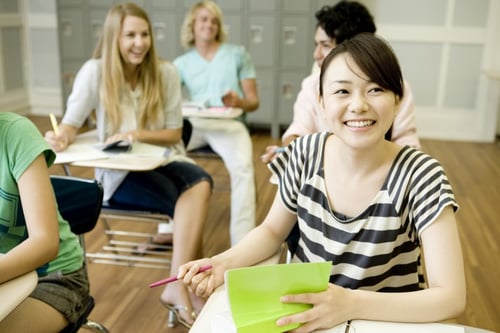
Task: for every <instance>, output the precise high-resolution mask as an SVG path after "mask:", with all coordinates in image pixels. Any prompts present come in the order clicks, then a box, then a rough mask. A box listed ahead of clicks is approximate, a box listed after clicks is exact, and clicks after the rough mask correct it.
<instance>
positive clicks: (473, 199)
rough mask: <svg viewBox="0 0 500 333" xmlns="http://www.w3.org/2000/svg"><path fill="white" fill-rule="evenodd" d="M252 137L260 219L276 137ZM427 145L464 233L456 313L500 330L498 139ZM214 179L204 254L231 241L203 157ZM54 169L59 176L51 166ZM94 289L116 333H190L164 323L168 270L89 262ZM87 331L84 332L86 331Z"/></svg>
mask: <svg viewBox="0 0 500 333" xmlns="http://www.w3.org/2000/svg"><path fill="white" fill-rule="evenodd" d="M33 120H34V121H35V123H36V124H37V125H38V127H39V128H40V130H41V131H45V130H47V129H48V128H49V127H50V124H49V122H48V120H47V119H46V118H33ZM252 139H253V143H254V156H255V159H254V160H255V169H256V183H257V201H258V202H257V207H258V208H257V220H258V221H261V220H262V219H263V217H264V216H265V214H266V212H267V210H268V208H269V206H270V202H271V201H272V198H273V196H274V194H275V191H276V188H275V186H273V185H270V184H269V182H268V180H269V176H270V173H269V171H268V170H267V168H266V167H265V166H264V165H263V164H262V163H261V162H260V161H259V160H258V156H259V155H260V154H261V153H262V152H263V150H264V147H265V146H266V145H268V144H271V143H276V142H277V141H275V140H272V139H271V138H270V137H269V134H268V132H267V133H265V132H255V133H253V134H252ZM422 145H423V150H424V151H426V152H428V153H430V154H431V155H432V156H434V157H436V158H437V159H438V160H440V161H441V163H442V164H443V166H444V168H445V170H446V172H447V174H448V176H449V178H450V181H451V183H452V185H453V187H454V190H455V194H456V197H457V200H458V202H459V204H460V206H461V208H460V210H459V212H458V213H457V222H458V227H459V231H460V235H461V237H462V246H463V252H464V259H465V266H466V275H467V288H468V303H467V308H466V311H465V312H464V313H463V314H462V315H461V316H460V317H459V318H458V322H459V323H461V324H464V325H469V326H476V327H481V328H484V329H489V330H493V331H498V332H500V286H499V285H500V142H498V141H497V142H495V143H489V144H484V143H468V142H451V141H438V140H422ZM199 164H200V165H201V166H202V167H204V168H205V169H206V170H207V171H208V172H210V174H212V176H213V177H214V180H215V189H214V194H213V196H212V199H211V204H210V212H209V217H208V221H207V225H206V230H205V237H204V252H205V255H207V256H210V255H213V254H215V253H218V252H219V251H222V250H224V249H226V248H227V247H228V246H229V236H228V222H229V183H228V175H227V172H226V170H225V168H224V166H223V164H222V162H221V161H220V160H216V159H215V160H207V159H203V160H199ZM51 173H53V174H62V173H63V171H62V168H60V167H58V166H54V167H52V168H51ZM72 173H73V175H78V176H83V177H89V178H90V177H92V176H93V174H92V171H91V170H89V169H83V168H73V169H72ZM86 242H87V249H88V251H90V252H92V251H96V250H97V249H98V248H99V247H100V246H101V245H102V244H103V242H104V236H103V229H102V226H100V225H98V226H97V227H96V229H95V230H94V231H92V232H91V233H89V234H87V235H86ZM89 275H90V284H91V293H92V294H93V296H94V297H95V299H96V307H95V309H94V311H93V312H92V315H91V318H92V319H94V320H96V321H99V322H101V323H103V324H105V325H106V326H107V327H108V329H109V330H110V331H111V332H112V333H113V332H120V333H121V332H124V333H128V332H134V333H135V332H187V330H185V329H183V328H181V327H178V328H175V329H169V328H167V327H166V315H167V311H166V310H165V309H164V308H163V307H162V306H161V304H160V302H159V301H158V300H159V296H160V293H161V288H157V289H149V288H148V287H147V285H148V283H150V282H152V281H155V280H158V279H162V278H165V277H166V276H167V270H166V269H165V270H164V271H163V270H158V269H148V268H131V267H120V266H111V265H103V264H96V263H90V264H89ZM81 332H84V330H81Z"/></svg>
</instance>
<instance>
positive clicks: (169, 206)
mask: <svg viewBox="0 0 500 333" xmlns="http://www.w3.org/2000/svg"><path fill="white" fill-rule="evenodd" d="M211 186H212V179H211V177H210V175H208V174H207V173H206V172H205V171H204V170H203V169H201V168H200V167H198V166H197V165H195V164H192V163H186V162H172V163H169V164H167V165H166V166H164V167H160V168H157V169H155V170H154V171H149V172H133V173H129V175H128V176H127V177H126V178H125V180H124V181H123V183H122V184H121V185H120V187H119V188H118V189H117V191H116V192H115V193H114V194H113V196H112V198H111V200H110V201H112V202H114V203H116V204H131V205H133V206H134V207H137V208H142V209H148V210H155V211H159V212H162V213H165V214H168V215H170V216H172V217H173V219H174V221H175V223H174V233H173V237H174V245H173V249H172V259H171V263H170V274H172V275H175V274H177V271H178V268H179V266H180V265H181V264H183V263H185V262H187V261H190V260H193V259H196V258H199V256H200V252H201V245H202V232H203V226H204V224H205V221H206V216H207V211H208V203H209V199H210V195H211ZM161 302H162V303H163V304H164V305H165V306H168V307H170V308H171V307H172V306H176V307H177V308H178V309H182V310H179V315H180V316H181V318H182V320H183V321H184V322H186V323H188V324H190V323H192V322H193V318H192V316H191V312H192V310H193V306H192V305H191V299H190V296H189V293H188V291H187V289H186V287H185V286H184V285H183V284H182V283H172V284H169V285H168V286H167V287H166V288H165V290H164V292H163V293H162V296H161Z"/></svg>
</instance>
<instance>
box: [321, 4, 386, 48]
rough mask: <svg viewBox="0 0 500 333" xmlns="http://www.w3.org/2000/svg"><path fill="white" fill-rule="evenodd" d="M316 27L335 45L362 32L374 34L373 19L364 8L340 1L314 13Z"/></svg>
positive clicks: (360, 5)
mask: <svg viewBox="0 0 500 333" xmlns="http://www.w3.org/2000/svg"><path fill="white" fill-rule="evenodd" d="M315 15H316V19H317V20H318V23H317V26H319V27H321V28H322V29H323V30H325V32H326V34H327V35H328V37H330V38H331V39H335V41H336V43H337V44H340V43H342V42H343V41H344V40H346V39H349V38H352V37H354V36H356V35H357V34H359V33H362V32H371V33H375V31H376V30H377V28H376V27H375V22H374V21H373V17H372V15H371V14H370V12H369V11H368V9H366V7H365V6H363V5H362V4H360V3H359V2H356V1H341V2H339V3H338V4H336V5H335V6H324V7H322V8H321V9H320V10H318V11H317V12H316V14H315Z"/></svg>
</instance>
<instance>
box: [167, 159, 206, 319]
mask: <svg viewBox="0 0 500 333" xmlns="http://www.w3.org/2000/svg"><path fill="white" fill-rule="evenodd" d="M169 174H170V175H171V176H173V178H174V179H176V180H178V183H177V186H178V188H180V189H181V191H182V193H181V195H180V196H179V198H178V199H177V202H176V204H175V210H174V220H175V223H174V234H173V236H174V253H173V254H172V260H171V263H170V274H171V275H176V274H177V272H178V269H179V266H180V265H182V264H184V263H186V262H188V261H190V260H194V259H197V258H200V257H201V254H202V236H203V229H204V225H205V221H206V219H207V213H208V204H209V200H210V195H211V191H212V180H211V178H210V176H209V175H208V174H207V173H206V172H205V171H204V170H203V169H201V168H199V167H198V166H196V165H193V164H188V163H184V164H183V165H176V166H174V167H173V168H170V170H169ZM177 244H181V246H182V248H181V249H179V245H177ZM161 302H162V303H163V304H165V305H170V306H172V305H178V306H180V307H178V308H181V309H182V308H184V307H185V310H180V311H179V312H180V313H179V314H180V316H181V317H182V319H183V320H184V321H186V322H187V323H192V322H193V318H192V316H191V312H192V310H193V309H194V311H195V312H199V311H200V310H201V307H202V306H203V304H204V302H203V301H202V300H200V299H198V298H197V297H195V296H194V295H190V294H189V293H188V291H187V289H186V288H185V286H184V285H183V284H182V283H171V284H169V285H167V286H166V287H165V289H164V291H163V293H162V295H161Z"/></svg>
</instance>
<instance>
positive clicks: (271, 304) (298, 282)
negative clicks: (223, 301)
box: [226, 262, 332, 333]
mask: <svg viewBox="0 0 500 333" xmlns="http://www.w3.org/2000/svg"><path fill="white" fill-rule="evenodd" d="M331 267H332V264H331V262H319V263H296V264H278V265H267V266H253V267H247V268H238V269H232V270H229V271H227V272H226V289H227V294H228V297H229V305H230V308H231V313H232V316H233V320H234V323H235V325H236V330H237V332H238V333H256V332H260V333H274V332H286V331H289V330H292V329H294V328H297V327H299V324H292V325H287V326H281V327H278V326H276V324H275V322H276V320H277V319H278V318H281V317H283V316H286V315H289V314H293V313H297V312H302V311H305V310H307V309H309V308H311V305H310V304H302V303H282V302H281V301H280V297H281V296H284V295H289V294H301V293H315V292H321V291H324V290H326V288H327V287H328V280H329V277H330V271H331Z"/></svg>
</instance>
